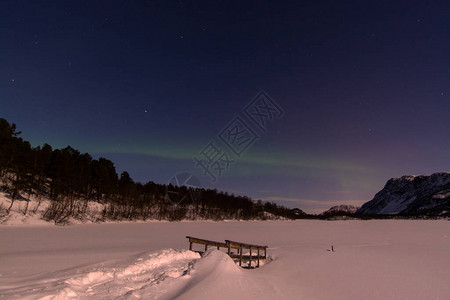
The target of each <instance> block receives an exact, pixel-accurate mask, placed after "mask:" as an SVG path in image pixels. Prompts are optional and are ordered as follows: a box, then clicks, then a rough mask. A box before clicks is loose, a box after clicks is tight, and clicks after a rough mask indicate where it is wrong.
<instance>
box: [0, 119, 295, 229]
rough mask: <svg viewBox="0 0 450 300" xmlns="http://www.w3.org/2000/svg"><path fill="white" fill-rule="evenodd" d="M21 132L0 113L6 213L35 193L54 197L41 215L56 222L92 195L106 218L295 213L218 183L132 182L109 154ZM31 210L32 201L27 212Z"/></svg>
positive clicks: (83, 207) (83, 209) (78, 212)
mask: <svg viewBox="0 0 450 300" xmlns="http://www.w3.org/2000/svg"><path fill="white" fill-rule="evenodd" d="M19 135H20V132H18V131H17V128H16V125H15V124H10V123H9V122H8V121H7V120H5V119H2V118H0V179H1V187H2V189H3V190H5V191H6V192H8V193H9V194H10V199H11V204H10V206H9V207H8V208H5V210H6V213H7V214H8V213H9V212H10V209H11V208H12V206H13V204H14V201H16V200H17V199H19V198H21V199H23V198H25V200H29V199H30V197H31V196H34V197H36V198H37V199H42V198H48V199H50V201H51V203H50V205H49V206H48V208H47V209H46V211H45V212H44V215H43V217H44V218H45V219H47V220H53V221H55V222H56V223H61V222H65V221H66V220H67V219H69V218H70V217H73V218H83V217H85V216H86V214H87V210H88V207H89V203H90V202H92V201H95V202H97V203H100V204H102V205H103V206H102V207H103V210H102V213H101V219H102V220H125V219H126V220H136V219H142V220H146V219H159V220H181V219H214V220H221V219H244V220H249V219H265V218H267V217H268V213H269V214H272V215H275V216H283V217H286V218H295V216H294V215H293V213H292V211H291V210H290V209H288V208H286V207H283V206H279V205H277V204H275V203H262V202H261V201H258V202H255V201H253V200H252V199H250V198H248V197H245V196H235V195H230V194H228V193H224V192H219V191H217V190H215V189H214V190H211V189H188V188H186V187H184V186H182V187H180V186H172V185H169V186H167V185H163V184H158V183H154V182H151V181H149V182H147V183H146V184H141V183H139V182H134V181H133V179H132V178H131V177H130V175H129V174H128V173H127V172H123V173H122V174H120V176H119V175H118V174H117V172H116V169H115V167H114V163H113V162H112V161H110V160H108V159H106V158H99V159H94V158H92V156H91V155H89V154H88V153H80V152H79V151H78V150H76V149H74V148H72V147H70V146H68V147H66V148H63V149H53V148H52V147H51V146H50V145H48V144H44V145H43V146H42V147H41V146H38V147H32V146H31V145H30V143H29V142H28V141H24V140H23V139H22V138H21V137H19ZM167 191H170V195H169V194H168V193H167ZM27 203H29V201H27ZM27 210H28V206H27V207H26V208H25V209H24V214H26V213H27Z"/></svg>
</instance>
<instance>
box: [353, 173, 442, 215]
mask: <svg viewBox="0 0 450 300" xmlns="http://www.w3.org/2000/svg"><path fill="white" fill-rule="evenodd" d="M357 213H358V214H391V215H408V216H416V215H422V216H444V217H445V216H450V173H448V172H443V173H434V174H432V175H430V176H425V175H419V176H412V175H407V176H402V177H400V178H392V179H390V180H389V181H388V182H387V183H386V185H385V187H384V188H383V189H382V190H381V191H379V192H378V193H377V194H376V195H375V197H374V198H373V199H372V200H371V201H369V202H367V203H365V204H364V205H363V206H362V207H361V208H360V209H359V210H358V211H357Z"/></svg>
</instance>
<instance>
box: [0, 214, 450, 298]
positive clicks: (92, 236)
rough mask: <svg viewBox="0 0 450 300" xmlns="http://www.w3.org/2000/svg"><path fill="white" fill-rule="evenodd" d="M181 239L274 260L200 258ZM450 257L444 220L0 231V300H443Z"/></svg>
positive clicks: (449, 226) (448, 289)
mask: <svg viewBox="0 0 450 300" xmlns="http://www.w3.org/2000/svg"><path fill="white" fill-rule="evenodd" d="M186 235H191V236H195V237H200V238H205V239H210V240H217V241H221V240H225V239H231V240H237V241H242V242H248V243H255V244H267V245H269V249H268V254H269V256H271V261H270V262H269V263H267V262H266V264H265V265H264V266H262V267H261V268H258V269H252V270H248V269H242V268H239V267H238V266H237V265H236V263H235V262H233V260H232V259H231V258H229V257H228V256H227V255H226V254H225V253H224V252H223V251H217V250H213V249H210V250H209V251H207V252H206V253H205V254H204V256H203V257H201V258H200V257H199V255H198V254H197V253H195V252H190V251H188V250H186V249H187V248H188V242H187V239H186V238H185V236H186ZM331 245H333V246H334V249H335V252H331V251H327V250H329V249H330V248H331ZM174 249H177V250H174ZM449 253H450V222H448V221H444V220H440V221H425V220H420V221H412V220H408V221H404V220H402V221H400V220H372V221H353V220H352V221H317V220H310V221H307V220H303V221H270V222H262V221H258V222H235V221H233V222H178V223H169V222H161V223H122V224H88V225H74V226H66V227H60V226H24V225H22V226H0V275H1V276H0V299H175V298H176V299H231V298H232V299H450V285H449V284H448V283H449V282H450V272H448V267H449V266H450V255H449Z"/></svg>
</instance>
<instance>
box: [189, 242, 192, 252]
mask: <svg viewBox="0 0 450 300" xmlns="http://www.w3.org/2000/svg"><path fill="white" fill-rule="evenodd" d="M189 250H191V251H192V242H191V241H189Z"/></svg>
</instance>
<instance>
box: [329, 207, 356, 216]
mask: <svg viewBox="0 0 450 300" xmlns="http://www.w3.org/2000/svg"><path fill="white" fill-rule="evenodd" d="M358 209H359V207H358V206H354V205H347V204H341V205H336V206H333V207H331V208H330V209H329V210H326V211H324V212H323V213H321V214H320V215H321V216H323V215H330V214H337V213H347V214H354V213H356V211H357V210H358Z"/></svg>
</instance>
